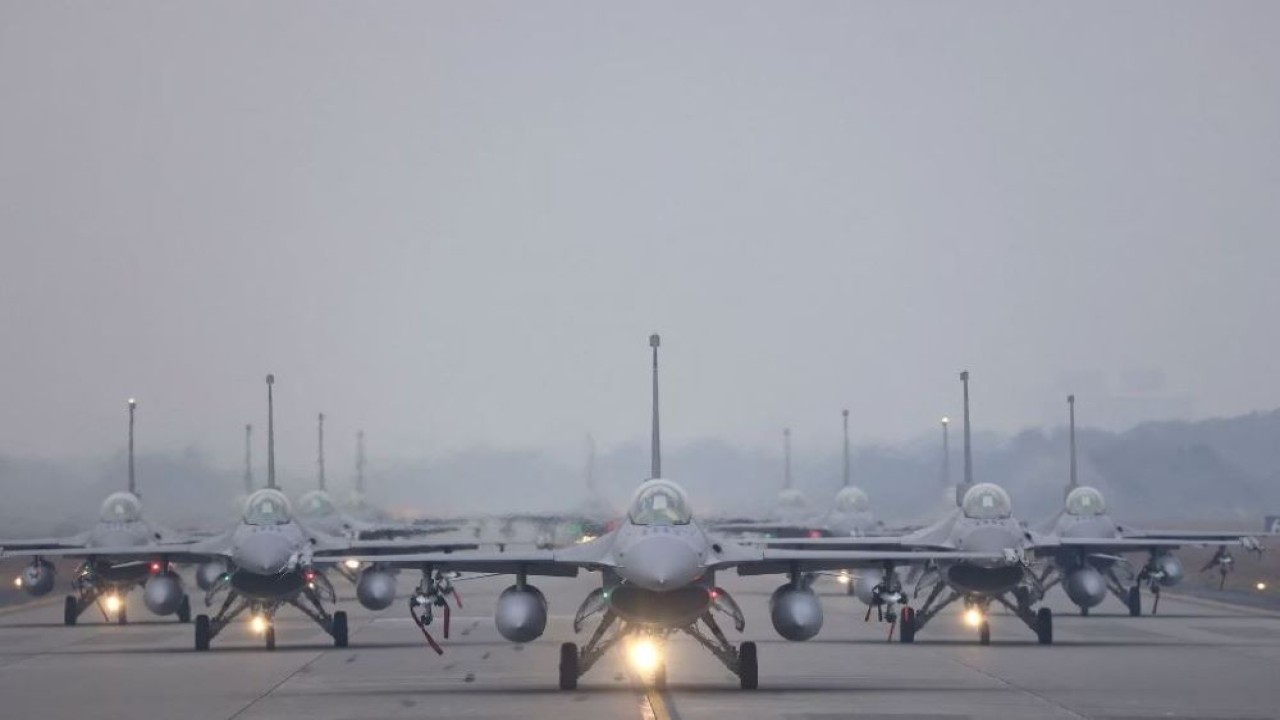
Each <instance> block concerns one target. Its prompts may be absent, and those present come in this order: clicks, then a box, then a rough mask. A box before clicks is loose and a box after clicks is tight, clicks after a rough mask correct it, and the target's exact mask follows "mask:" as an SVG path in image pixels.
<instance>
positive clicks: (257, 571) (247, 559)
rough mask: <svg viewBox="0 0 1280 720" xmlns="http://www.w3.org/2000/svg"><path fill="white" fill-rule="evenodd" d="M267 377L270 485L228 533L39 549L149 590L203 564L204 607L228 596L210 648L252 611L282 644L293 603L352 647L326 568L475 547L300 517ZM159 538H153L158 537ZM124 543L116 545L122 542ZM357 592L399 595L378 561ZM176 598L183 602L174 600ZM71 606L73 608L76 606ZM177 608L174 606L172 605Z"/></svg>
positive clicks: (382, 600) (384, 600)
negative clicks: (125, 573)
mask: <svg viewBox="0 0 1280 720" xmlns="http://www.w3.org/2000/svg"><path fill="white" fill-rule="evenodd" d="M274 382H275V377H274V376H272V375H268V376H267V408H268V410H267V416H268V420H267V433H268V434H267V438H268V439H267V487H266V488H265V489H262V490H258V491H256V492H254V493H253V494H252V495H250V496H249V498H248V499H247V500H246V501H245V504H244V511H243V515H242V517H241V519H240V522H238V523H237V524H236V525H235V526H234V527H232V528H231V529H229V530H228V531H226V532H225V533H223V534H221V535H219V536H216V537H213V538H209V539H206V540H201V541H198V542H194V543H190V544H186V545H162V544H158V543H156V542H151V543H148V544H143V543H133V542H125V541H126V540H130V539H132V538H133V536H132V535H127V536H121V535H111V536H109V537H107V538H104V541H103V542H99V543H97V544H95V545H93V546H91V547H88V548H85V547H71V548H68V547H61V548H49V549H45V550H41V551H40V553H39V554H40V555H41V556H42V557H66V556H70V557H85V558H86V560H85V563H86V566H88V567H94V568H97V567H100V566H107V567H116V566H121V565H124V566H129V567H133V566H137V567H139V568H142V570H141V571H140V572H141V573H142V574H143V575H142V576H143V577H146V572H147V571H148V570H150V572H151V573H152V575H151V578H150V579H149V580H147V589H148V596H150V593H151V586H152V583H154V582H156V579H157V578H158V577H172V578H173V580H174V582H177V580H176V577H177V576H176V574H174V573H172V571H171V570H169V569H168V568H170V567H171V566H172V565H173V564H175V563H183V564H186V563H191V564H198V565H199V567H198V568H197V570H196V572H197V575H198V576H200V577H202V578H206V579H208V580H209V582H208V586H209V589H208V591H207V592H206V594H205V605H206V606H211V605H212V604H213V601H214V600H215V599H217V598H218V597H219V596H224V598H223V601H222V603H221V605H220V606H219V609H218V611H217V613H216V614H215V615H214V616H213V617H210V616H208V615H200V616H198V617H196V619H195V647H196V649H197V650H208V649H209V645H210V641H211V640H212V639H213V638H214V637H216V636H217V635H218V634H219V633H220V632H221V631H222V630H223V629H225V628H226V627H227V626H228V625H229V624H230V623H231V622H232V621H233V620H234V619H235V618H236V617H238V616H240V615H243V614H247V615H248V617H249V619H250V625H251V627H252V628H253V630H254V631H256V632H258V633H260V634H261V635H262V636H263V638H264V641H265V643H266V647H267V649H268V650H273V649H275V640H276V638H275V625H274V622H273V620H274V617H275V614H276V612H277V611H278V610H279V609H280V608H281V607H282V606H284V605H292V606H293V607H295V608H297V609H298V610H300V611H301V612H302V613H303V614H305V615H306V616H307V617H309V618H311V619H312V620H314V621H315V622H316V624H318V625H319V626H320V627H322V628H323V629H324V630H325V631H326V632H327V633H329V634H330V635H331V636H332V637H333V642H334V645H335V646H337V647H345V646H346V645H347V616H346V613H345V612H341V611H338V612H333V613H330V612H329V611H328V610H327V609H326V607H325V605H326V603H332V602H334V600H335V596H334V592H333V586H332V585H331V584H330V583H329V581H328V580H327V579H326V577H325V575H324V572H323V571H324V569H325V568H328V567H332V566H334V565H336V564H338V563H342V562H345V558H346V556H348V555H351V554H362V555H365V556H372V557H375V558H376V556H377V555H378V554H380V553H386V552H406V551H423V550H434V551H452V550H456V549H473V548H475V547H476V544H475V543H447V542H444V543H442V542H433V543H425V542H412V541H390V540H387V541H373V540H355V539H350V538H343V537H335V536H331V535H327V534H324V533H319V532H316V531H314V530H313V529H311V528H309V527H307V526H306V525H305V523H303V522H300V521H299V520H298V519H297V518H295V517H294V515H293V512H292V508H291V506H290V503H289V500H288V498H286V497H285V495H284V493H283V492H281V491H280V490H279V488H277V487H276V482H275V442H274V439H275V437H274V435H275V433H274V418H273V415H274V404H273V402H272V396H271V391H272V385H273V384H274ZM153 539H154V538H153ZM117 542H119V543H121V544H118V545H117V544H115V543H117ZM3 554H4V555H6V556H7V555H14V554H24V555H30V554H32V552H30V551H29V550H21V551H16V552H15V551H14V550H13V549H12V548H6V549H5V552H4V553H3ZM356 594H357V597H358V599H359V600H360V602H361V603H362V604H364V605H365V606H366V607H369V608H370V609H374V610H379V609H383V608H386V607H387V606H389V605H390V604H391V602H392V601H394V599H395V579H394V577H387V576H386V575H385V574H384V573H380V572H378V571H377V569H376V568H374V567H371V568H370V569H369V570H366V571H365V572H364V573H363V574H362V575H361V577H360V579H359V581H358V584H357V592H356ZM174 602H175V604H176V602H177V601H174ZM69 607H70V606H69ZM171 612H172V611H171Z"/></svg>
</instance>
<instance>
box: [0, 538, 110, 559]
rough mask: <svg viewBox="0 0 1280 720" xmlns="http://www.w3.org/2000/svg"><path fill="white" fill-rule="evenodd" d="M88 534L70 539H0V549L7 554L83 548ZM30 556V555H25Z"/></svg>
mask: <svg viewBox="0 0 1280 720" xmlns="http://www.w3.org/2000/svg"><path fill="white" fill-rule="evenodd" d="M88 538H89V534H88V533H81V534H79V535H72V536H70V537H62V538H26V539H12V540H3V539H0V549H2V550H4V551H5V552H8V551H10V550H44V549H49V550H57V549H61V548H83V547H85V544H86V542H87V541H88ZM26 554H28V555H29V554H31V553H26Z"/></svg>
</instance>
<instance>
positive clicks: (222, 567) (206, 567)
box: [196, 560, 228, 592]
mask: <svg viewBox="0 0 1280 720" xmlns="http://www.w3.org/2000/svg"><path fill="white" fill-rule="evenodd" d="M227 570H228V568H227V564H226V563H225V562H223V561H222V560H210V561H209V562H204V563H200V564H199V565H198V566H197V567H196V585H197V586H198V587H199V588H200V589H201V590H203V591H205V592H209V590H210V589H212V588H213V586H214V585H216V584H217V583H218V580H220V579H221V578H222V576H223V575H225V574H226V573H227Z"/></svg>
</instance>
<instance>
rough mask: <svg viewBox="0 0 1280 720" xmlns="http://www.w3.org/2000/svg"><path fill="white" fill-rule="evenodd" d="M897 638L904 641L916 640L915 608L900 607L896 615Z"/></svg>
mask: <svg viewBox="0 0 1280 720" xmlns="http://www.w3.org/2000/svg"><path fill="white" fill-rule="evenodd" d="M898 640H900V641H901V642H904V643H914V642H915V641H916V610H915V608H913V607H904V608H902V613H901V614H899V615H898Z"/></svg>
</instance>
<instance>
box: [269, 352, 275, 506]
mask: <svg viewBox="0 0 1280 720" xmlns="http://www.w3.org/2000/svg"><path fill="white" fill-rule="evenodd" d="M275 384H276V376H275V375H272V374H268V375H267V487H269V488H271V489H272V490H276V489H277V488H276V414H275V413H276V406H275V395H274V394H273V390H272V388H273V387H274V386H275Z"/></svg>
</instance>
